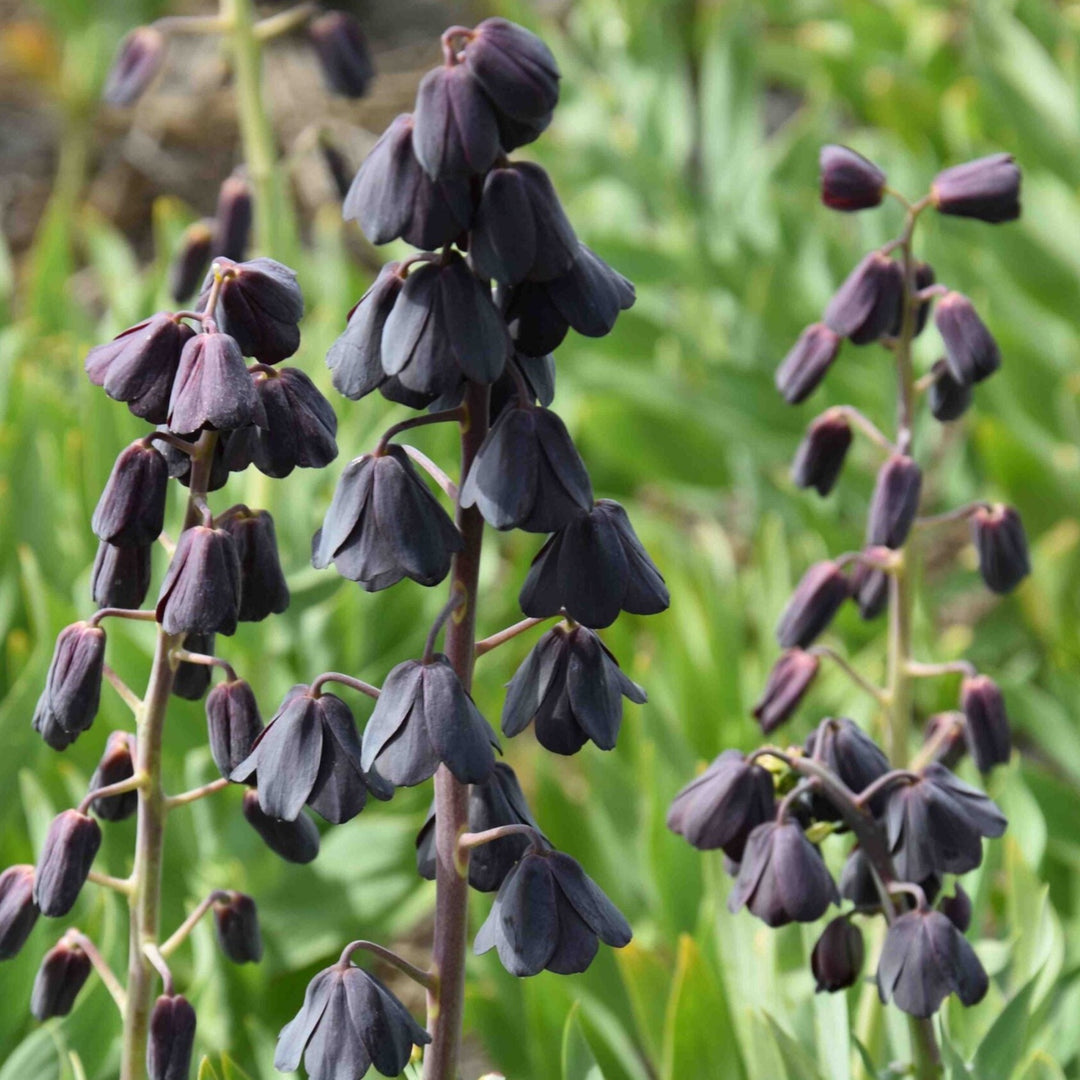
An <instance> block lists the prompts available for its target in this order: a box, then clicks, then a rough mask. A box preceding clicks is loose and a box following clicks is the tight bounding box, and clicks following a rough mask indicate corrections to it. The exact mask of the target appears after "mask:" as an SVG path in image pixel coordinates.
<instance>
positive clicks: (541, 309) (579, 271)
mask: <svg viewBox="0 0 1080 1080" xmlns="http://www.w3.org/2000/svg"><path fill="white" fill-rule="evenodd" d="M634 299H635V293H634V286H633V284H632V283H631V282H630V281H629V280H627V279H626V278H624V277H623V276H622V274H620V273H619V272H618V271H617V270H613V269H612V268H611V267H610V266H608V264H607V263H606V262H604V260H603V259H601V258H600V257H599V256H598V255H597V254H595V253H594V252H593V251H591V250H590V249H589V248H587V247H586V246H585V245H584V244H580V245H579V246H578V252H577V258H576V259H575V260H574V264H573V266H572V267H571V268H570V270H569V271H568V272H567V273H565V274H563V276H562V277H558V278H555V279H553V280H552V281H543V282H540V281H523V282H522V283H521V284H520V285H518V286H517V287H516V288H515V289H514V290H513V291H512V292H511V294H510V300H509V304H508V307H507V311H506V318H507V321H508V322H509V324H510V333H511V336H512V337H513V339H514V343H515V345H516V346H517V348H518V349H520V350H521V352H523V353H525V354H526V355H528V356H543V355H545V354H546V353H549V352H552V351H553V350H554V349H555V348H556V347H557V346H558V345H559V344H560V343H561V342H562V340H563V338H564V337H566V332H567V330H568V329H569V328H570V327H573V328H574V329H575V330H576V331H577V332H578V333H579V334H584V335H585V337H604V335H606V334H610V333H611V331H612V329H613V328H614V326H615V320H616V319H617V318H618V316H619V312H620V311H625V310H626V309H627V308H630V307H633V304H634Z"/></svg>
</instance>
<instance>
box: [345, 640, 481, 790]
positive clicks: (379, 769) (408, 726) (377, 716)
mask: <svg viewBox="0 0 1080 1080" xmlns="http://www.w3.org/2000/svg"><path fill="white" fill-rule="evenodd" d="M498 748H499V740H498V739H496V738H495V733H494V732H493V731H492V730H491V728H490V727H489V726H488V722H487V721H486V720H485V719H484V718H483V716H482V715H481V714H480V710H479V709H477V707H476V705H475V704H474V703H473V699H472V698H471V697H470V696H469V694H468V692H467V691H466V690H465V687H463V686H462V685H461V681H460V680H459V679H458V677H457V675H456V674H455V672H454V669H453V668H452V667H451V666H450V661H449V660H447V658H446V657H445V656H443V655H441V654H440V653H436V654H435V657H434V658H433V660H432V661H431V662H430V663H424V662H423V661H420V660H406V661H405V663H403V664H398V665H397V667H395V668H394V669H393V670H392V671H391V672H390V674H389V675H387V677H386V681H385V682H384V683H383V686H382V692H381V693H380V694H379V700H378V701H377V702H375V710H374V712H372V714H371V719H370V720H369V721H368V725H367V729H366V730H365V731H364V750H363V756H362V758H361V761H362V762H363V766H364V769H365V770H366V771H369V772H370V771H374V772H376V773H377V774H378V775H379V776H380V777H382V778H384V779H385V780H387V781H389V783H391V784H393V785H394V787H413V786H415V785H416V784H420V783H423V781H425V780H427V779H428V777H430V776H433V775H434V773H435V770H436V769H437V768H438V767H439V765H445V766H446V767H447V768H448V769H449V770H450V772H452V773H453V774H454V776H455V777H456V778H457V780H459V781H460V782H461V783H462V784H479V783H481V782H482V781H483V780H485V779H487V777H488V775H489V774H490V773H491V770H492V767H493V766H494V765H495V750H497V749H498Z"/></svg>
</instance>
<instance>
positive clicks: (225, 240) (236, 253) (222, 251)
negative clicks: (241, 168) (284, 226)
mask: <svg viewBox="0 0 1080 1080" xmlns="http://www.w3.org/2000/svg"><path fill="white" fill-rule="evenodd" d="M251 213H252V210H251V185H250V184H249V183H248V182H247V180H245V179H244V178H243V177H242V176H228V177H226V178H225V180H224V181H223V182H222V184H221V188H220V190H219V191H218V200H217V211H216V213H215V214H214V235H213V239H212V240H211V242H210V252H211V254H212V255H213V257H214V258H215V259H216V258H219V257H224V258H226V259H232V260H234V261H239V260H241V259H243V257H244V255H245V253H246V252H247V246H248V240H249V238H250V237H251Z"/></svg>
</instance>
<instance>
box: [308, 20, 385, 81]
mask: <svg viewBox="0 0 1080 1080" xmlns="http://www.w3.org/2000/svg"><path fill="white" fill-rule="evenodd" d="M308 36H309V37H310V39H311V44H312V45H314V46H315V54H316V56H318V58H319V66H320V67H321V68H322V73H323V79H324V80H325V81H326V87H327V89H328V90H329V91H330V92H331V93H332V94H340V95H341V96H342V97H347V98H362V97H363V96H364V95H365V94H366V93H367V92H368V87H370V86H371V80H372V79H374V78H375V61H374V60H373V59H372V56H371V50H370V49H369V48H368V43H367V38H366V37H365V36H364V31H363V30H362V29H361V27H360V23H359V21H358V20H357V19H356V17H355V16H353V15H350V14H349V13H348V12H347V11H328V12H326V14H325V15H320V16H319V17H318V18H317V19H313V20H312V21H311V22H310V23H309V24H308Z"/></svg>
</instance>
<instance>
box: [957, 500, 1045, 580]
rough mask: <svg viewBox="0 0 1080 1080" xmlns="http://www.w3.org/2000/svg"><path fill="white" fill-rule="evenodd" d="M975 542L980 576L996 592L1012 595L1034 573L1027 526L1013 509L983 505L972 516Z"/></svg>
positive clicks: (972, 536)
mask: <svg viewBox="0 0 1080 1080" xmlns="http://www.w3.org/2000/svg"><path fill="white" fill-rule="evenodd" d="M971 539H972V541H973V542H974V544H975V550H976V551H978V553H979V573H980V574H982V578H983V581H985V582H986V587H987V588H988V589H991V590H992V591H993V592H996V593H1007V592H1012V590H1013V589H1015V588H1016V586H1017V585H1019V584H1020V582H1021V581H1023V580H1024V578H1025V577H1027V575H1028V574H1030V573H1031V560H1030V558H1029V557H1028V543H1027V535H1026V534H1025V533H1024V523H1023V522H1022V521H1021V520H1020V515H1019V514H1018V513H1017V512H1016V511H1015V510H1014V509H1013V508H1012V507H1011V506H1002V505H1001V504H1000V503H998V504H997V505H995V506H980V507H979V508H978V510H976V511H975V513H974V514H972V516H971Z"/></svg>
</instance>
